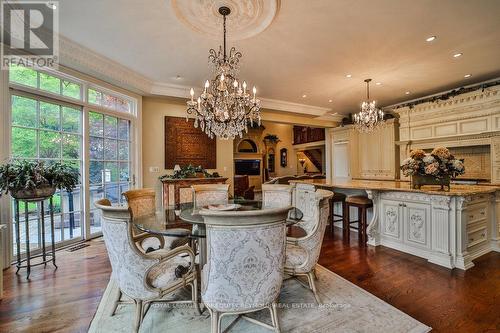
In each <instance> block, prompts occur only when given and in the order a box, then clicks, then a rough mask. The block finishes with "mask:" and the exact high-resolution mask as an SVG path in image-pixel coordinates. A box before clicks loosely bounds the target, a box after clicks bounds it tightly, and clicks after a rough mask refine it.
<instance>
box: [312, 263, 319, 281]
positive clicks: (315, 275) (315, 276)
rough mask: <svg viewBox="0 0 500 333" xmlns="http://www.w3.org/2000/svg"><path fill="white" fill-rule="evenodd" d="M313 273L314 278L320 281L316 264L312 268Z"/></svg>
mask: <svg viewBox="0 0 500 333" xmlns="http://www.w3.org/2000/svg"><path fill="white" fill-rule="evenodd" d="M312 272H313V275H314V280H316V281H318V274H316V266H314V268H313V269H312Z"/></svg>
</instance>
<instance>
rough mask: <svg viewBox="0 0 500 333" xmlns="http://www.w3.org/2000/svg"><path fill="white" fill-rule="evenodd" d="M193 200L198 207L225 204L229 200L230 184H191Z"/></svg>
mask: <svg viewBox="0 0 500 333" xmlns="http://www.w3.org/2000/svg"><path fill="white" fill-rule="evenodd" d="M191 188H192V190H193V202H194V206H195V207H197V208H202V207H203V206H207V205H214V204H225V203H227V202H228V200H229V184H200V185H191Z"/></svg>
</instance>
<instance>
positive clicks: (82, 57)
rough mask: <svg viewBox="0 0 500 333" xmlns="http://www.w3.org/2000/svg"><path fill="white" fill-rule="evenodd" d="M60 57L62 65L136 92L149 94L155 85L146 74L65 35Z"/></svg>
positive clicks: (61, 41) (60, 45) (62, 39)
mask: <svg viewBox="0 0 500 333" xmlns="http://www.w3.org/2000/svg"><path fill="white" fill-rule="evenodd" d="M59 58H60V60H59V63H60V64H61V65H64V66H66V67H69V68H72V69H75V70H78V71H80V72H83V73H84V74H88V75H91V76H94V77H95V78H97V79H100V80H103V81H106V82H109V83H111V84H114V85H117V86H119V87H121V88H125V89H128V90H131V91H133V92H135V93H139V94H147V93H149V92H150V91H151V87H152V85H153V83H152V81H151V80H150V79H149V78H147V77H145V76H144V75H141V74H139V73H137V72H136V71H134V70H132V69H130V68H128V67H126V66H123V65H122V64H120V63H118V62H116V61H114V60H111V59H109V58H107V57H105V56H102V55H100V54H98V53H96V52H94V51H92V50H90V49H89V48H86V47H85V46H82V45H80V44H78V43H75V42H74V41H72V40H70V39H68V38H66V37H63V36H59Z"/></svg>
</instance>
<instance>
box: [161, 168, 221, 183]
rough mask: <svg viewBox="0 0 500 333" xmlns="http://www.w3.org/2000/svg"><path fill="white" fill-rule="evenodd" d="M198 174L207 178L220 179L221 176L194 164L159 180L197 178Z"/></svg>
mask: <svg viewBox="0 0 500 333" xmlns="http://www.w3.org/2000/svg"><path fill="white" fill-rule="evenodd" d="M196 174H203V176H204V177H205V178H217V177H219V174H218V173H217V172H214V173H209V172H208V171H207V170H206V169H203V168H202V167H201V165H199V166H194V165H192V164H189V165H185V166H183V167H181V168H180V170H175V171H174V173H173V174H172V175H163V176H161V177H159V179H160V180H163V179H184V178H196Z"/></svg>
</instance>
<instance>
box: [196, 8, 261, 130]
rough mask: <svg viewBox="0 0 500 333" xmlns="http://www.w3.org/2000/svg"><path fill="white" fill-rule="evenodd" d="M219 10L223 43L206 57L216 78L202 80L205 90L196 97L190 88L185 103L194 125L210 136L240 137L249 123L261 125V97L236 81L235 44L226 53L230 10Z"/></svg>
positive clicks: (255, 91)
mask: <svg viewBox="0 0 500 333" xmlns="http://www.w3.org/2000/svg"><path fill="white" fill-rule="evenodd" d="M219 13H220V14H221V15H222V16H223V18H224V46H223V47H222V46H219V50H218V51H215V50H214V49H210V51H209V52H208V53H209V55H208V60H209V62H211V63H212V67H213V74H214V75H215V78H214V79H213V80H211V81H209V80H207V81H206V82H205V89H204V90H203V93H202V94H201V95H200V97H198V98H197V100H195V99H194V89H192V88H191V91H190V94H191V100H190V101H188V102H187V106H188V107H187V114H186V121H187V120H188V115H190V114H192V115H194V127H196V128H197V127H198V126H199V127H200V128H201V130H202V131H204V132H205V133H206V134H207V135H208V136H209V137H210V138H213V137H214V136H217V137H219V138H221V139H226V140H227V139H234V138H235V137H236V136H237V135H239V136H240V137H243V131H245V132H247V131H248V123H250V126H253V123H254V121H255V122H257V123H258V125H259V126H260V111H259V110H260V100H258V99H257V98H256V96H255V94H256V93H257V89H256V88H255V86H254V87H253V89H252V92H253V96H251V95H250V93H249V92H248V91H247V83H246V82H245V81H243V83H242V82H241V81H238V79H237V78H236V74H237V73H238V67H239V66H238V63H239V61H240V58H241V56H242V54H241V52H237V51H236V49H235V48H234V47H232V48H231V49H230V50H229V54H227V53H226V16H227V15H229V14H230V13H231V10H230V9H229V8H227V7H220V8H219Z"/></svg>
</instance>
